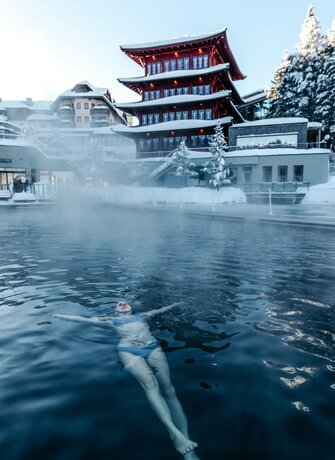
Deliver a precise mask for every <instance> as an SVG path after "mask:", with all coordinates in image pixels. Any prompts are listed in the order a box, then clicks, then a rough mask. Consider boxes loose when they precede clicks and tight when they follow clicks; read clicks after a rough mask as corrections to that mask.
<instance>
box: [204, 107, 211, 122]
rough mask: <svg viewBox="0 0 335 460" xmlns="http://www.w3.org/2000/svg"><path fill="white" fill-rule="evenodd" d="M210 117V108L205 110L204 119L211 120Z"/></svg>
mask: <svg viewBox="0 0 335 460" xmlns="http://www.w3.org/2000/svg"><path fill="white" fill-rule="evenodd" d="M211 119H212V109H206V110H205V120H211Z"/></svg>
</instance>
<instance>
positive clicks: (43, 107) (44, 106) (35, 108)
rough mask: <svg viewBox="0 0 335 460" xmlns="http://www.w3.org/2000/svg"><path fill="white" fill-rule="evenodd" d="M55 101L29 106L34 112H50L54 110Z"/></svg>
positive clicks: (35, 103)
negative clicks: (52, 106)
mask: <svg viewBox="0 0 335 460" xmlns="http://www.w3.org/2000/svg"><path fill="white" fill-rule="evenodd" d="M52 103H53V101H33V102H32V104H31V105H30V106H29V108H30V110H32V111H33V112H34V111H44V112H45V111H48V110H52V108H51V105H52Z"/></svg>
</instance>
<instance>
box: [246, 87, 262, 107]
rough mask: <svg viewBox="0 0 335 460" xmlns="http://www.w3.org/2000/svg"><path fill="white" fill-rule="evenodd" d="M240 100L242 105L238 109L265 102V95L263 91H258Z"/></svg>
mask: <svg viewBox="0 0 335 460" xmlns="http://www.w3.org/2000/svg"><path fill="white" fill-rule="evenodd" d="M242 99H243V104H241V105H240V106H239V107H244V106H248V105H250V104H254V103H255V102H261V101H265V100H266V99H267V94H266V91H265V90H264V89H258V90H257V91H254V92H252V93H249V94H246V95H244V96H242Z"/></svg>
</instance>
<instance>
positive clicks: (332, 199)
mask: <svg viewBox="0 0 335 460" xmlns="http://www.w3.org/2000/svg"><path fill="white" fill-rule="evenodd" d="M302 203H303V204H313V203H314V204H335V176H332V177H331V178H330V179H329V181H328V182H326V183H325V184H319V185H314V186H313V187H310V189H309V191H308V192H307V193H306V195H305V198H304V199H303V201H302Z"/></svg>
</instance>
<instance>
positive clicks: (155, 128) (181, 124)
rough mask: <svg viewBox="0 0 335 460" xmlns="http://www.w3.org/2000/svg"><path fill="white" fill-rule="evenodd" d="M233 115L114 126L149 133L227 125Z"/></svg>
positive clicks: (128, 130)
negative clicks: (213, 118)
mask: <svg viewBox="0 0 335 460" xmlns="http://www.w3.org/2000/svg"><path fill="white" fill-rule="evenodd" d="M232 121H233V117H224V118H219V119H215V120H175V121H165V122H163V123H155V124H153V125H145V126H123V125H119V126H114V127H113V129H114V131H115V132H119V133H124V134H132V133H148V132H160V131H181V130H187V129H201V128H208V127H211V126H216V125H217V124H218V123H220V124H222V125H225V124H229V123H232Z"/></svg>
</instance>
